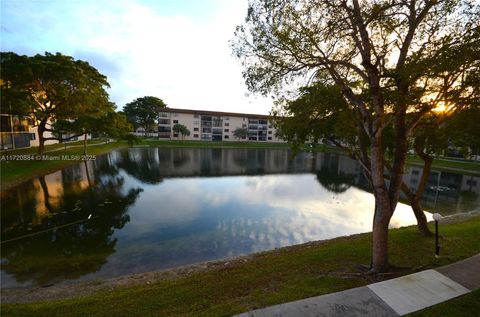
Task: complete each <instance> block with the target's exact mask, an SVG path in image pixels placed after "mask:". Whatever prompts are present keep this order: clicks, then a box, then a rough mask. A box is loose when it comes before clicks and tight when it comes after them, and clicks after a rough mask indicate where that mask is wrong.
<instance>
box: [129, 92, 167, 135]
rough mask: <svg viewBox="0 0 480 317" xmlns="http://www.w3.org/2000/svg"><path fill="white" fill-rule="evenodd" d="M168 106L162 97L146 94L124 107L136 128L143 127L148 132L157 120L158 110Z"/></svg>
mask: <svg viewBox="0 0 480 317" xmlns="http://www.w3.org/2000/svg"><path fill="white" fill-rule="evenodd" d="M166 106H167V105H166V104H165V103H164V102H163V100H162V99H160V98H157V97H152V96H145V97H141V98H137V99H135V100H134V101H132V102H129V103H127V104H126V105H125V107H123V112H124V113H125V115H126V116H127V119H128V122H130V123H131V124H132V125H133V126H134V128H135V129H137V128H138V127H142V128H144V131H145V132H148V131H151V128H152V127H153V126H154V124H155V122H156V120H157V117H158V111H160V109H162V108H165V107H166Z"/></svg>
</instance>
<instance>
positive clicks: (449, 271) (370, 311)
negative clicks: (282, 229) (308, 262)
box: [236, 254, 480, 317]
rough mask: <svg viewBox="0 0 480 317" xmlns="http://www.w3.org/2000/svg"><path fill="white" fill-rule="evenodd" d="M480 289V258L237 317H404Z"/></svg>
mask: <svg viewBox="0 0 480 317" xmlns="http://www.w3.org/2000/svg"><path fill="white" fill-rule="evenodd" d="M477 288H480V254H477V255H475V256H473V257H471V258H468V259H465V260H463V261H460V262H457V263H453V264H450V265H447V266H443V267H440V268H437V269H435V270H426V271H421V272H418V273H414V274H410V275H406V276H402V277H399V278H394V279H391V280H387V281H383V282H379V283H374V284H370V285H368V286H363V287H357V288H353V289H349V290H346V291H342V292H338V293H332V294H327V295H322V296H317V297H311V298H307V299H302V300H299V301H295V302H290V303H285V304H280V305H275V306H271V307H266V308H262V309H258V310H253V311H250V312H247V313H243V314H239V315H236V317H254V316H255V317H260V316H261V317H267V316H268V317H273V316H278V317H280V316H291V317H297V316H312V317H313V316H324V317H327V316H386V317H388V316H402V315H405V314H408V313H411V312H414V311H417V310H421V309H424V308H426V307H430V306H433V305H436V304H438V303H441V302H444V301H447V300H449V299H452V298H454V297H457V296H460V295H463V294H466V293H469V292H470V291H472V290H475V289H477Z"/></svg>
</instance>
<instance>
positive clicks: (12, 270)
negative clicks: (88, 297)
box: [1, 157, 141, 285]
mask: <svg viewBox="0 0 480 317" xmlns="http://www.w3.org/2000/svg"><path fill="white" fill-rule="evenodd" d="M105 160H108V157H102V158H101V160H100V161H98V162H85V163H83V164H80V165H77V166H73V167H72V168H69V169H65V170H62V171H58V172H55V173H52V174H50V175H47V176H43V177H40V178H38V179H36V180H34V181H32V182H27V183H24V184H22V185H21V186H18V187H17V188H15V189H14V190H12V191H11V192H8V193H7V194H6V195H5V197H2V224H1V226H2V270H3V271H5V273H8V274H10V275H13V276H15V279H16V282H17V283H24V282H28V284H30V283H33V284H36V285H43V284H48V283H55V282H59V281H62V280H64V279H76V278H79V277H81V276H83V275H85V274H87V273H91V272H96V271H98V270H100V268H101V267H102V266H103V264H105V263H106V261H107V258H108V256H110V255H111V254H113V253H114V252H115V245H116V243H117V239H116V238H114V237H112V235H113V233H114V229H121V228H123V227H124V226H125V224H126V223H127V222H128V221H129V220H130V216H129V215H128V213H127V209H128V207H129V206H130V205H132V204H133V203H134V202H135V200H136V198H137V197H138V195H139V193H140V192H141V189H139V188H130V189H129V190H126V191H125V193H123V190H124V187H125V186H124V182H125V180H124V179H123V178H122V177H119V176H117V175H115V173H113V174H112V173H111V172H112V171H113V170H112V169H109V168H108V166H104V164H103V163H105V162H103V161H105ZM102 167H107V168H102ZM101 171H102V172H105V173H101ZM109 172H110V176H111V177H105V176H106V175H108V174H109ZM89 218H90V219H89ZM2 282H3V278H2ZM2 284H3V283H2Z"/></svg>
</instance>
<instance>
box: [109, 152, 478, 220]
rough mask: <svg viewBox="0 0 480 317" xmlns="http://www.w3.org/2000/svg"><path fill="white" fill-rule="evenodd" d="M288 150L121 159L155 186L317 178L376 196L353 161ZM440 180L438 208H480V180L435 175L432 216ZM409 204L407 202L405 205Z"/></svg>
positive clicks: (415, 176) (412, 176) (429, 197)
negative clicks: (235, 178) (239, 178)
mask: <svg viewBox="0 0 480 317" xmlns="http://www.w3.org/2000/svg"><path fill="white" fill-rule="evenodd" d="M291 155H292V153H291V152H290V151H286V150H275V149H271V150H266V149H205V148H198V149H187V148H133V149H130V150H129V151H128V152H121V153H119V154H118V157H116V158H115V159H116V160H118V162H119V166H120V167H121V168H123V169H124V170H125V171H126V172H127V173H129V174H131V175H132V176H134V177H136V178H138V179H140V180H142V181H144V182H147V183H151V184H155V183H159V182H161V181H162V180H163V179H164V178H171V177H190V176H227V175H263V174H284V173H313V174H316V175H317V179H318V181H319V182H320V183H321V184H322V186H324V187H326V188H327V189H328V190H331V191H333V192H336V193H341V192H343V191H345V190H346V189H348V187H350V186H356V187H358V188H361V189H363V190H365V191H369V192H371V189H370V184H369V181H368V179H367V178H366V177H365V175H364V173H363V171H362V168H361V166H360V165H359V164H358V163H357V162H356V161H355V160H353V159H351V158H349V157H347V156H342V155H337V154H333V153H306V152H300V153H298V154H297V155H296V156H295V157H293V158H292V157H291ZM439 176H440V183H439V185H440V187H441V188H448V189H449V190H444V191H441V192H439V194H438V197H437V206H438V207H439V210H441V211H442V212H444V213H446V212H449V213H453V212H458V211H468V210H472V209H474V208H476V207H475V206H478V205H480V201H479V194H480V184H479V183H480V178H479V177H477V176H467V175H462V174H456V173H447V172H440V171H432V172H431V173H430V176H429V180H428V184H427V188H426V190H425V193H424V196H423V201H422V205H423V206H424V208H425V209H427V210H432V208H433V205H434V200H435V195H436V191H435V190H434V189H431V187H434V186H437V182H438V179H439ZM420 177H421V168H420V167H416V166H413V167H411V168H410V169H408V172H407V173H406V174H405V176H404V180H405V183H406V184H407V185H408V186H409V187H410V188H411V189H413V190H416V188H417V187H418V182H419V179H420ZM403 202H406V203H407V201H405V199H403Z"/></svg>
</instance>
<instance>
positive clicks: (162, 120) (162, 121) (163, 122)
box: [158, 119, 170, 124]
mask: <svg viewBox="0 0 480 317" xmlns="http://www.w3.org/2000/svg"><path fill="white" fill-rule="evenodd" d="M158 124H170V119H158Z"/></svg>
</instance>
